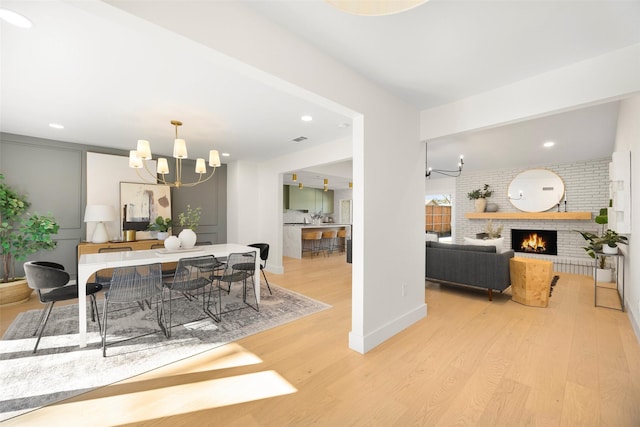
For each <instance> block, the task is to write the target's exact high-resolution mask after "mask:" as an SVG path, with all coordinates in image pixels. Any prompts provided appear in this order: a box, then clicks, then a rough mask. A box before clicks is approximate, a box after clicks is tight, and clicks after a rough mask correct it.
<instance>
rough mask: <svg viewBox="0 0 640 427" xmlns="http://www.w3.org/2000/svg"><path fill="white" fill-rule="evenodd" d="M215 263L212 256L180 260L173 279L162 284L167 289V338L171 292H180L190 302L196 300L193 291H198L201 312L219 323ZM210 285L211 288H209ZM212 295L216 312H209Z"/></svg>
mask: <svg viewBox="0 0 640 427" xmlns="http://www.w3.org/2000/svg"><path fill="white" fill-rule="evenodd" d="M216 263H217V261H216V258H215V257H214V256H213V255H204V256H196V257H190V258H180V260H178V266H177V267H176V272H175V274H174V275H173V278H172V279H171V280H169V281H166V280H165V282H164V286H165V287H166V288H167V289H169V323H168V327H167V336H168V337H171V327H172V322H171V315H172V312H173V310H172V308H171V305H172V301H173V295H172V294H173V292H180V293H182V295H183V296H184V297H185V298H186V299H187V300H188V301H190V302H194V301H195V300H197V299H198V296H197V295H195V294H194V291H200V292H199V293H200V297H201V299H202V311H203V312H204V313H205V314H206V315H207V316H209V317H210V318H211V319H213V320H214V321H216V322H219V321H220V309H219V308H218V307H219V305H220V287H219V286H216V290H217V292H218V295H216V294H215V292H214V290H213V286H212V283H213V271H214V268H215V265H216ZM210 285H211V286H210ZM207 286H209V292H208V295H205V293H206V291H205V288H206V287H207ZM212 295H213V306H214V309H217V312H215V311H211V309H210V306H211V296H212Z"/></svg>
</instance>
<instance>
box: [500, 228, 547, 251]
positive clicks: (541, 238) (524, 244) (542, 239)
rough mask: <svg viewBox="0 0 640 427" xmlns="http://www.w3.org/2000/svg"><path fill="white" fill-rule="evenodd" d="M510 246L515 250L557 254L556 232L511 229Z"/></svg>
mask: <svg viewBox="0 0 640 427" xmlns="http://www.w3.org/2000/svg"><path fill="white" fill-rule="evenodd" d="M511 248H512V249H513V250H514V251H516V252H526V253H532V254H544V255H558V232H557V231H556V230H518V229H511Z"/></svg>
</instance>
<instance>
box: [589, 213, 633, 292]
mask: <svg viewBox="0 0 640 427" xmlns="http://www.w3.org/2000/svg"><path fill="white" fill-rule="evenodd" d="M594 221H595V223H596V224H598V225H600V226H601V227H602V229H601V231H600V234H595V233H592V232H590V231H579V230H576V232H578V233H580V235H581V236H582V238H583V239H584V240H585V241H586V242H587V246H584V247H583V249H584V250H585V252H586V253H587V254H588V255H589V256H590V257H591V258H593V259H597V260H598V269H599V270H601V271H599V272H598V277H609V280H602V281H604V282H609V281H611V279H610V277H611V270H610V269H607V257H605V256H603V255H598V254H599V253H603V252H604V253H613V254H615V253H617V247H618V245H619V244H622V245H626V244H627V240H628V239H627V238H626V237H625V236H621V235H619V234H618V233H616V232H615V231H614V230H609V229H607V228H606V227H607V224H608V223H609V218H608V215H607V208H602V209H600V212H599V214H598V215H596V217H595V219H594ZM609 248H616V249H615V250H611V249H609ZM605 270H606V271H605Z"/></svg>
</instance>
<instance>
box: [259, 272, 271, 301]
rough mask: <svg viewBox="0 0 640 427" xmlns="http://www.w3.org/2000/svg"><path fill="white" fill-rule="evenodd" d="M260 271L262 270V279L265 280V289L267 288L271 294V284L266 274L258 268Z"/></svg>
mask: <svg viewBox="0 0 640 427" xmlns="http://www.w3.org/2000/svg"><path fill="white" fill-rule="evenodd" d="M260 271H262V277H264V281H265V282H267V289H269V294H270V295H273V292H271V286H269V281H268V280H267V275H266V274H264V270H263V269H260Z"/></svg>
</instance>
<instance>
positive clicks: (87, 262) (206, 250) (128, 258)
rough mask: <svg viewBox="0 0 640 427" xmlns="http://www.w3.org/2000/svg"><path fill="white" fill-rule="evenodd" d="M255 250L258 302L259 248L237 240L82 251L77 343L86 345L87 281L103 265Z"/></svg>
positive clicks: (110, 266) (104, 266) (174, 259)
mask: <svg viewBox="0 0 640 427" xmlns="http://www.w3.org/2000/svg"><path fill="white" fill-rule="evenodd" d="M244 252H255V253H256V270H255V276H254V290H255V293H256V300H257V301H258V303H259V302H260V249H258V248H254V247H251V246H245V245H240V244H237V243H224V244H219V245H203V246H196V247H194V248H191V249H181V250H175V251H169V250H167V249H149V250H142V251H123V252H104V253H97V254H84V255H81V256H80V260H79V261H78V322H79V328H78V331H79V337H78V338H79V339H78V341H79V346H80V347H86V346H87V281H88V280H89V278H90V277H91V275H92V274H94V273H95V272H97V271H98V270H102V269H105V268H116V267H126V266H132V265H144V264H154V263H156V262H160V263H167V262H177V261H178V260H179V259H180V258H188V257H195V256H202V255H214V256H215V257H216V258H227V257H228V256H229V255H230V254H232V253H244Z"/></svg>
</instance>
